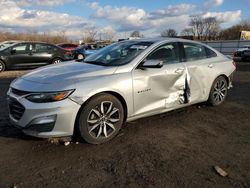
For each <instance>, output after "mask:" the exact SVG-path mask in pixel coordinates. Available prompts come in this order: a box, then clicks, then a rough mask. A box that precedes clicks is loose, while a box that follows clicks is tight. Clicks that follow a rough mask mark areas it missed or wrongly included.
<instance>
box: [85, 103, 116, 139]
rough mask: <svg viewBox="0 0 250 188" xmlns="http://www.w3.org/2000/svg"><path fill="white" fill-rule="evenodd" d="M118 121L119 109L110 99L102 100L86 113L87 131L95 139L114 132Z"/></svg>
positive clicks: (105, 136)
mask: <svg viewBox="0 0 250 188" xmlns="http://www.w3.org/2000/svg"><path fill="white" fill-rule="evenodd" d="M119 121H120V111H119V109H118V108H116V107H115V106H114V104H113V103H112V102H111V101H103V102H101V104H100V105H99V106H96V107H95V108H94V109H91V111H90V113H89V115H88V118H87V124H88V132H89V134H90V135H91V136H92V137H93V138H95V139H101V138H108V137H110V136H111V135H112V134H113V133H114V132H115V130H116V123H117V122H119Z"/></svg>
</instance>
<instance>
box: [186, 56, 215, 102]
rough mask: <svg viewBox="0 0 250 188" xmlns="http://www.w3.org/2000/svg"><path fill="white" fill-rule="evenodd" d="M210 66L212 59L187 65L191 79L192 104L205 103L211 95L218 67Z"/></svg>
mask: <svg viewBox="0 0 250 188" xmlns="http://www.w3.org/2000/svg"><path fill="white" fill-rule="evenodd" d="M210 64H211V61H210V59H206V60H198V61H193V62H187V63H186V66H187V70H188V73H189V75H190V77H191V80H190V90H191V93H192V94H191V96H190V101H191V102H192V103H195V102H199V101H204V100H206V98H207V97H208V95H209V92H210V87H211V85H212V83H213V81H214V78H215V77H216V71H214V69H215V68H216V67H215V66H216V65H214V66H213V67H210V66H209V65H210Z"/></svg>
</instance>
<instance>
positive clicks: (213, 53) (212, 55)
mask: <svg viewBox="0 0 250 188" xmlns="http://www.w3.org/2000/svg"><path fill="white" fill-rule="evenodd" d="M206 53H207V58H211V57H216V56H217V54H216V53H215V52H214V51H213V50H211V49H209V48H206Z"/></svg>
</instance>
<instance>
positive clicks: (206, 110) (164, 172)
mask: <svg viewBox="0 0 250 188" xmlns="http://www.w3.org/2000/svg"><path fill="white" fill-rule="evenodd" d="M24 72H25V71H7V72H4V73H1V74H0V187H1V188H2V187H4V188H5V187H18V188H19V187H27V188H31V187H32V188H33V187H108V188H110V187H164V188H165V187H199V188H200V187H227V188H228V187H235V188H247V187H250V64H249V63H240V64H238V71H237V72H236V74H235V78H234V88H233V89H231V90H230V91H229V96H228V98H227V100H226V102H225V103H224V104H222V105H221V106H218V107H210V106H208V105H206V104H198V105H194V106H190V107H187V108H184V109H181V110H177V111H173V112H169V113H165V114H161V115H156V116H153V117H149V118H144V119H140V120H137V121H134V122H131V123H126V124H125V125H124V126H123V129H122V130H121V132H120V134H119V135H118V136H117V137H116V138H115V139H113V140H112V141H110V142H108V143H106V144H103V145H98V146H96V145H90V144H87V143H79V144H76V143H71V144H70V145H68V146H64V145H63V144H52V143H51V142H49V141H48V140H46V139H37V138H33V137H29V136H25V135H24V134H23V133H22V132H21V131H20V130H18V129H16V128H14V127H12V126H11V125H10V124H9V122H8V112H7V102H6V92H7V90H8V87H9V84H10V82H11V81H12V80H13V79H15V78H16V77H18V76H20V75H21V74H23V73H24ZM214 166H219V167H220V168H222V169H223V170H224V171H226V172H227V173H228V176H226V177H222V176H220V175H219V174H218V173H217V172H216V171H215V170H214Z"/></svg>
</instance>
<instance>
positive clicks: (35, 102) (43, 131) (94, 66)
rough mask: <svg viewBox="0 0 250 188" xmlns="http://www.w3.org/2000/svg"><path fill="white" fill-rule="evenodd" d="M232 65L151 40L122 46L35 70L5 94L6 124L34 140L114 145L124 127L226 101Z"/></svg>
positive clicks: (176, 42) (208, 53) (189, 44)
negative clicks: (74, 139) (75, 139)
mask: <svg viewBox="0 0 250 188" xmlns="http://www.w3.org/2000/svg"><path fill="white" fill-rule="evenodd" d="M235 69H236V67H235V64H234V63H233V62H232V61H231V60H230V59H228V58H227V57H225V56H224V55H222V54H221V53H219V52H218V51H216V50H214V49H212V48H211V47H209V46H206V45H204V44H200V43H197V42H193V41H188V40H183V39H174V38H171V39H170V38H165V39H162V38H157V39H139V40H129V41H122V42H118V43H115V44H112V45H110V46H107V47H105V48H103V49H101V50H100V51H98V52H97V53H95V54H92V55H90V56H88V57H87V58H86V59H85V60H84V61H82V62H75V63H74V62H66V63H62V64H59V65H56V66H55V65H49V66H46V67H43V68H40V69H37V70H34V71H32V72H30V73H28V74H26V75H24V76H22V77H21V78H18V79H16V80H14V81H13V82H12V83H11V85H10V89H9V91H8V93H7V95H8V102H9V116H10V121H11V122H12V123H13V124H14V125H15V126H17V127H19V128H21V129H22V130H23V132H24V133H25V134H28V135H32V136H36V137H43V138H48V137H64V136H73V135H78V136H80V138H82V139H84V140H85V141H87V142H88V143H91V144H101V143H104V142H107V141H109V140H110V139H112V138H114V137H115V136H116V135H117V134H118V132H119V130H120V129H121V127H122V124H123V122H125V121H132V120H135V119H138V118H142V117H146V116H151V115H154V114H160V113H164V112H167V111H171V110H174V109H178V108H182V107H186V106H189V105H192V104H195V103H200V102H204V101H207V102H208V103H210V104H211V105H213V106H217V105H220V104H221V103H223V102H224V101H225V98H226V96H227V91H228V89H229V88H230V87H232V75H233V72H234V71H235Z"/></svg>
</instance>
